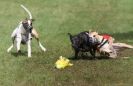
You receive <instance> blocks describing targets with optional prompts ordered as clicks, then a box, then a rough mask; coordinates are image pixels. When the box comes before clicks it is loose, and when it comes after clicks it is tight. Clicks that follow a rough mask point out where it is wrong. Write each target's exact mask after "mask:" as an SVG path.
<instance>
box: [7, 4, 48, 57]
mask: <svg viewBox="0 0 133 86" xmlns="http://www.w3.org/2000/svg"><path fill="white" fill-rule="evenodd" d="M21 7H22V8H23V9H24V10H25V11H26V12H27V13H28V15H29V17H30V18H29V19H25V20H23V21H21V22H20V23H19V24H18V26H17V27H16V29H15V30H14V31H13V33H12V35H11V38H12V45H11V46H10V47H9V48H8V49H7V52H10V51H11V49H12V48H13V46H14V43H15V44H16V48H17V53H19V52H21V51H20V44H27V45H28V57H31V39H32V37H34V38H35V39H36V40H37V42H38V45H39V47H40V48H41V50H42V51H44V52H45V51H46V48H44V47H43V46H42V44H41V43H40V41H39V36H38V33H37V31H36V30H35V28H33V26H32V22H33V21H34V19H32V15H31V13H30V11H29V10H28V9H27V8H26V7H25V6H23V5H21Z"/></svg>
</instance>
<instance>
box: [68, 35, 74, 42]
mask: <svg viewBox="0 0 133 86" xmlns="http://www.w3.org/2000/svg"><path fill="white" fill-rule="evenodd" d="M67 34H68V35H69V37H70V40H71V41H72V37H73V36H72V34H71V33H67Z"/></svg>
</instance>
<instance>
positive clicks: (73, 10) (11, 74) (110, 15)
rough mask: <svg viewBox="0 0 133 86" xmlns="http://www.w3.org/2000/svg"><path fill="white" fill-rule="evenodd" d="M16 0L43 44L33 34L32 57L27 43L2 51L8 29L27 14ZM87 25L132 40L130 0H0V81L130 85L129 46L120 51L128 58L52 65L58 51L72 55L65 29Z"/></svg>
mask: <svg viewBox="0 0 133 86" xmlns="http://www.w3.org/2000/svg"><path fill="white" fill-rule="evenodd" d="M20 4H24V5H25V6H26V7H27V8H28V9H30V11H31V12H32V15H33V18H35V19H36V21H35V22H34V24H33V25H34V27H35V28H36V29H37V31H38V32H39V33H40V39H41V42H42V43H43V45H44V46H45V47H46V48H47V52H45V53H43V52H41V50H40V49H39V48H38V46H37V42H36V41H35V40H33V41H32V58H28V57H27V52H26V51H27V48H26V46H22V55H19V56H16V50H15V49H13V50H12V51H11V53H7V52H6V49H7V48H8V47H9V46H10V45H11V38H10V34H11V32H12V31H13V29H14V28H15V27H16V26H17V24H18V23H19V22H20V20H23V19H24V18H26V17H27V16H28V15H27V13H26V12H25V11H24V10H23V9H22V8H21V7H20ZM89 29H92V30H96V31H98V32H99V33H108V34H111V35H112V36H114V37H115V39H116V41H120V42H125V43H129V44H133V0H0V86H132V85H133V50H125V51H123V52H121V53H120V55H119V57H130V58H129V59H122V58H118V59H100V60H98V59H97V60H89V59H79V60H71V62H72V63H73V64H74V65H73V66H72V67H68V68H66V69H64V70H58V69H55V67H54V64H55V62H56V60H57V59H58V57H59V56H61V55H62V56H65V57H67V58H72V57H73V56H74V53H73V51H72V48H71V44H70V41H69V37H68V35H67V33H68V32H70V33H72V34H77V33H79V32H81V31H86V30H89Z"/></svg>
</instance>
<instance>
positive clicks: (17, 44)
mask: <svg viewBox="0 0 133 86" xmlns="http://www.w3.org/2000/svg"><path fill="white" fill-rule="evenodd" d="M21 40H22V37H21V34H18V35H17V36H16V48H17V53H19V52H20V44H21Z"/></svg>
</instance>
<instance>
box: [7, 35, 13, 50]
mask: <svg viewBox="0 0 133 86" xmlns="http://www.w3.org/2000/svg"><path fill="white" fill-rule="evenodd" d="M14 39H15V37H13V38H12V45H11V46H10V47H9V48H8V49H7V52H8V53H9V52H10V51H11V49H12V48H13V46H14Z"/></svg>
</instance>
